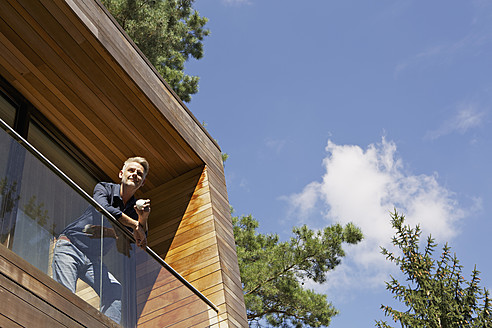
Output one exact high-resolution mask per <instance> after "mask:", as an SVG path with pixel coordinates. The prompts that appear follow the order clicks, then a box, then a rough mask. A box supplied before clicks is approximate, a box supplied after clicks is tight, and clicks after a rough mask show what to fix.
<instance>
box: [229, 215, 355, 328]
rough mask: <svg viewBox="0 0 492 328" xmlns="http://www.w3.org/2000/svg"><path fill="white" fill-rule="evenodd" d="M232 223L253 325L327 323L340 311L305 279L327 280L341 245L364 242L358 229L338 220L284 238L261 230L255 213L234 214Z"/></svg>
mask: <svg viewBox="0 0 492 328" xmlns="http://www.w3.org/2000/svg"><path fill="white" fill-rule="evenodd" d="M233 224H234V236H235V240H236V248H237V254H238V261H239V268H240V272H241V280H242V282H243V286H244V297H245V303H246V309H247V315H248V320H249V323H250V326H259V325H260V322H262V320H263V321H266V322H268V324H269V325H271V326H273V327H321V326H328V325H329V324H330V321H331V318H332V317H333V316H334V315H336V314H337V313H338V311H337V310H336V309H335V308H334V307H333V305H332V304H331V303H329V302H328V300H327V297H326V295H324V294H318V293H316V292H315V291H313V290H310V289H305V288H304V287H303V285H304V282H305V281H306V280H307V279H310V280H312V281H314V282H317V283H323V282H325V281H326V275H327V273H328V272H329V271H331V270H333V269H334V268H335V267H336V266H337V265H339V264H340V263H341V258H342V257H343V256H344V255H345V252H344V250H343V249H342V244H343V243H348V244H356V243H358V242H359V241H360V240H362V233H361V231H360V229H359V228H357V227H355V226H354V225H353V224H347V225H346V226H345V227H342V226H341V225H340V224H336V225H332V226H329V227H326V228H324V229H323V230H319V231H313V230H311V229H309V228H308V227H307V226H305V225H304V226H302V227H294V228H293V237H291V238H290V241H288V242H282V241H280V239H279V236H278V235H277V234H261V233H258V232H257V231H256V229H257V228H258V221H256V220H255V219H254V218H253V217H252V216H251V215H249V216H243V217H241V218H240V219H239V218H237V217H234V218H233Z"/></svg>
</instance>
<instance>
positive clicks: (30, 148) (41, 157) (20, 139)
mask: <svg viewBox="0 0 492 328" xmlns="http://www.w3.org/2000/svg"><path fill="white" fill-rule="evenodd" d="M0 125H1V127H2V129H3V130H4V131H5V132H7V133H8V134H9V135H10V136H11V137H12V138H14V139H15V140H16V141H17V142H19V143H20V144H21V145H22V146H24V148H26V149H27V150H28V151H29V152H30V153H31V154H32V155H34V156H35V157H36V158H37V159H39V160H40V161H41V162H42V163H43V164H45V165H46V166H47V167H48V168H49V169H50V170H51V171H52V172H53V173H55V174H56V175H57V176H58V177H60V178H61V179H62V180H63V181H64V182H65V183H67V184H68V185H69V186H70V187H72V188H73V189H74V190H75V191H76V192H77V193H78V194H79V195H80V196H82V198H84V199H85V200H86V201H87V202H89V204H91V205H92V206H94V208H96V209H97V210H98V211H99V212H101V213H102V214H104V216H106V217H107V218H108V219H109V220H110V221H111V222H112V223H113V224H114V225H116V226H117V227H118V228H119V229H120V230H121V231H122V232H123V233H124V234H125V235H126V237H128V238H129V239H130V240H131V241H133V242H134V243H135V238H134V237H133V235H132V234H131V233H130V231H129V230H128V229H126V228H125V227H124V226H123V225H122V224H121V223H120V222H119V221H118V220H116V219H115V218H114V217H113V215H111V213H109V212H108V211H107V210H106V209H105V208H104V207H102V206H101V205H100V204H99V203H98V202H96V201H95V200H94V198H92V197H91V196H90V195H89V194H88V193H87V192H85V190H83V189H82V188H81V187H80V186H79V185H78V184H76V183H75V182H74V181H73V180H72V179H70V178H69V177H68V176H67V175H66V174H65V173H63V171H62V170H60V169H59V168H58V167H56V165H55V164H53V163H51V161H50V160H49V159H48V158H46V157H45V156H44V155H43V154H42V153H41V152H40V151H38V150H37V149H36V148H34V146H33V145H31V144H30V143H29V142H28V141H27V140H26V139H24V138H23V137H22V136H21V135H19V134H18V133H17V132H16V131H15V130H14V129H12V127H11V126H10V125H8V124H7V123H5V122H4V121H3V120H2V119H1V118H0ZM145 251H146V252H147V253H148V254H149V255H150V256H152V257H153V258H154V259H155V260H156V261H157V262H158V263H159V264H161V265H162V266H163V267H164V268H166V269H167V270H168V271H169V272H171V274H172V275H173V276H174V277H176V278H177V279H178V280H179V281H181V282H182V283H183V284H184V285H186V286H187V287H188V288H189V289H190V290H191V291H192V292H193V293H195V294H196V295H197V296H198V297H200V298H201V299H202V300H203V301H204V302H205V303H207V304H208V305H209V306H210V307H211V308H212V309H213V310H214V311H215V312H217V313H218V312H219V309H218V308H217V306H215V304H213V303H212V302H211V301H210V300H209V299H208V298H207V297H206V296H205V295H203V294H202V293H201V292H200V291H199V290H198V289H196V288H195V287H193V285H192V284H190V283H189V282H188V281H187V280H186V279H185V278H183V276H181V275H180V274H179V273H178V272H177V271H176V270H174V269H173V268H172V267H171V266H170V265H169V264H167V263H166V261H164V260H163V259H162V258H161V257H160V256H159V255H158V254H157V253H156V252H154V251H153V250H152V249H151V248H149V247H148V246H145Z"/></svg>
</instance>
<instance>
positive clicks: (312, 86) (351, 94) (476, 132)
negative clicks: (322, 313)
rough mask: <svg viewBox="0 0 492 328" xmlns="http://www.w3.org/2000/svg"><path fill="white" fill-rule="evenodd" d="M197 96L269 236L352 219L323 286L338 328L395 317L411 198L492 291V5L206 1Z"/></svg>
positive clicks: (239, 210)
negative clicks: (351, 241)
mask: <svg viewBox="0 0 492 328" xmlns="http://www.w3.org/2000/svg"><path fill="white" fill-rule="evenodd" d="M195 7H196V8H197V9H198V10H199V12H200V14H201V15H203V16H205V17H208V18H209V19H210V21H209V23H208V25H207V26H208V28H209V29H210V30H211V35H210V36H209V37H208V38H206V40H205V56H204V58H203V59H201V60H199V61H192V62H189V63H188V64H187V72H188V73H190V74H192V75H198V76H200V77H201V80H200V91H199V93H198V94H197V95H195V96H194V97H193V99H192V101H191V103H189V104H188V106H189V108H190V109H191V111H192V112H193V113H194V114H195V115H196V116H197V118H198V119H199V120H200V121H204V122H206V123H207V129H208V130H209V131H210V133H211V134H212V136H213V137H214V138H216V139H217V140H218V142H219V144H220V146H221V148H222V150H223V151H224V152H227V153H228V154H229V155H230V158H229V160H228V161H227V162H226V168H225V171H226V179H227V187H228V192H229V201H230V203H231V205H232V206H233V207H234V209H235V214H236V215H247V214H252V215H253V216H254V217H255V218H256V219H258V220H259V221H260V231H261V232H264V233H273V232H275V233H278V234H279V235H280V236H281V238H283V239H287V238H288V237H289V236H290V231H291V228H292V226H294V225H300V224H308V225H309V226H310V227H312V228H321V227H323V226H326V225H329V224H332V223H334V222H341V223H345V222H349V221H352V222H354V223H356V224H357V225H358V226H359V227H361V228H362V230H363V232H364V234H365V236H366V239H365V240H364V242H363V243H361V244H359V245H357V246H354V247H350V248H349V249H348V252H347V257H346V258H345V259H344V260H343V262H342V265H341V266H340V267H338V268H337V270H335V271H334V272H332V273H330V275H329V278H328V282H327V283H326V284H324V285H322V286H315V285H312V286H310V287H312V288H315V289H316V290H317V291H319V292H323V293H326V294H327V295H328V298H329V300H331V301H332V302H333V304H334V306H335V307H336V308H338V309H339V310H340V315H339V316H337V317H335V318H334V319H333V321H332V325H331V327H372V326H374V320H376V319H383V318H384V315H383V312H382V311H381V310H380V309H379V307H380V304H381V303H384V304H386V303H389V302H391V295H390V294H389V292H387V291H386V290H385V288H384V281H386V280H389V275H390V274H397V273H396V268H395V267H394V266H392V265H391V264H390V263H387V262H385V260H384V258H383V256H382V255H380V254H379V246H388V245H389V241H390V238H391V236H392V233H393V232H392V230H391V228H390V225H389V224H390V216H389V212H390V211H391V210H392V209H393V208H394V207H395V206H396V207H397V208H398V209H399V210H400V211H402V212H403V213H404V214H406V216H407V220H408V222H409V223H410V224H416V223H420V224H421V225H422V227H423V230H424V236H426V235H427V234H429V233H432V235H433V236H435V237H436V238H438V242H440V244H441V245H442V243H444V242H446V241H448V242H449V243H450V245H451V247H452V250H453V251H455V252H456V253H457V256H458V258H459V259H460V261H461V262H462V264H464V265H465V271H464V272H465V273H466V275H467V276H468V275H469V273H471V270H472V269H473V265H474V264H477V267H478V269H479V270H480V271H482V275H481V277H482V283H483V285H484V286H487V287H488V288H491V287H492V277H491V274H492V262H491V261H490V255H489V253H490V251H489V247H490V243H489V242H488V236H489V235H490V231H491V229H492V221H491V217H490V214H489V213H491V212H492V208H491V205H490V201H489V200H490V199H491V186H492V177H491V174H490V169H491V166H492V165H491V156H492V154H491V150H492V135H491V134H492V132H491V130H490V128H489V127H490V120H491V104H492V64H491V58H492V19H491V18H492V17H491V16H492V2H491V1H485V0H483V1H481V0H477V1H449V0H448V1H443V0H436V1H425V2H424V1H412V0H407V1H401V0H392V1H389V0H380V1H306V2H299V1H291V0H285V1H275V0H228V1H226V0H206V1H197V2H196V6H195Z"/></svg>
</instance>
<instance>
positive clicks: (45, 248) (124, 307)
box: [0, 129, 218, 327]
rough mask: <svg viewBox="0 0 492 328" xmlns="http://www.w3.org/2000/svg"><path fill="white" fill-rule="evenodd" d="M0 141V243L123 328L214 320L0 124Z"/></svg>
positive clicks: (179, 284)
mask: <svg viewBox="0 0 492 328" xmlns="http://www.w3.org/2000/svg"><path fill="white" fill-rule="evenodd" d="M0 147H2V149H1V151H2V154H3V156H2V157H0V191H1V193H0V242H1V243H2V244H4V245H5V246H7V247H9V248H10V249H11V250H12V251H14V252H15V253H17V254H18V255H20V256H21V257H23V258H24V259H26V260H27V261H29V262H30V263H31V264H33V265H34V266H36V267H37V268H38V269H40V270H42V271H43V272H45V273H46V274H48V275H49V276H51V277H53V278H54V279H55V280H56V281H58V282H60V283H61V284H63V285H65V286H66V287H67V288H69V289H70V290H72V291H73V292H75V293H76V294H77V295H78V296H79V297H81V298H82V299H84V300H85V301H87V302H88V303H89V304H92V305H93V306H94V307H95V308H96V309H98V310H100V311H101V312H102V313H104V314H105V315H107V316H108V317H109V318H111V319H113V320H114V321H116V322H119V323H121V324H122V326H123V327H157V326H164V325H166V326H168V325H173V324H176V325H177V326H181V327H191V326H194V327H195V326H196V327H208V326H211V325H214V324H216V323H217V322H218V319H217V313H216V312H215V311H214V310H213V309H212V308H211V307H210V306H209V305H208V303H207V302H205V301H204V300H203V298H202V297H201V296H200V295H199V294H198V293H196V291H195V290H194V289H193V288H190V286H189V285H188V284H187V283H186V282H185V281H184V280H182V278H181V279H179V278H178V277H177V276H176V275H174V274H173V273H172V272H171V271H170V270H169V269H168V268H167V267H166V266H163V265H162V262H161V261H162V260H160V259H159V261H157V260H156V258H154V257H153V256H151V255H150V254H149V253H148V251H146V250H142V249H140V248H136V246H135V244H134V243H133V242H132V241H131V238H129V237H128V236H127V235H126V234H125V233H124V232H123V230H121V229H120V227H119V226H118V225H116V224H114V223H112V221H111V220H109V219H108V218H106V217H104V216H103V215H102V214H101V213H100V212H99V211H98V210H96V209H95V208H94V207H92V206H90V205H89V204H90V202H89V201H88V200H86V199H85V198H84V197H83V196H81V195H80V194H79V193H77V192H76V191H75V189H72V187H70V186H69V185H68V184H66V183H65V182H64V181H63V180H62V179H61V178H59V177H58V176H57V175H56V174H54V173H53V172H52V171H51V170H50V169H49V168H48V167H47V166H45V164H43V163H42V162H41V161H40V160H38V159H37V158H36V157H35V156H34V155H32V154H31V152H29V151H27V150H26V149H25V148H24V147H23V146H21V145H20V144H19V143H18V142H17V141H15V140H14V139H12V138H11V136H10V135H8V134H7V133H6V132H5V131H3V129H1V130H0ZM123 229H126V228H123ZM149 252H150V251H149Z"/></svg>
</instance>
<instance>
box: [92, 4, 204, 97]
mask: <svg viewBox="0 0 492 328" xmlns="http://www.w3.org/2000/svg"><path fill="white" fill-rule="evenodd" d="M101 1H102V3H103V4H104V5H105V6H106V8H107V9H108V10H109V12H110V13H111V14H112V15H113V16H114V18H115V19H116V20H117V21H118V23H119V24H120V25H121V27H122V28H123V29H124V30H125V31H126V33H127V34H128V35H129V36H130V37H131V38H132V40H133V41H134V42H135V44H136V45H137V46H138V47H139V49H140V50H141V51H142V52H143V53H144V55H145V56H146V57H147V58H148V59H149V61H150V62H151V63H152V64H153V65H154V66H155V68H156V69H157V71H158V72H159V73H160V74H161V75H162V77H163V78H164V79H165V80H166V82H167V83H168V84H169V85H170V86H171V87H172V88H173V90H174V91H175V92H176V94H177V95H178V96H179V97H180V98H181V99H182V100H183V101H186V102H189V101H190V100H191V95H192V94H195V93H197V92H198V81H199V77H197V76H190V75H187V74H185V73H184V63H185V62H186V61H187V60H188V59H190V58H195V59H200V58H202V56H203V43H202V41H203V38H204V37H205V36H207V35H208V34H209V30H208V29H205V28H204V26H205V24H206V23H207V21H208V20H207V18H205V17H201V16H200V15H199V13H198V12H197V11H196V10H194V9H193V7H192V5H193V2H194V0H101Z"/></svg>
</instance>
